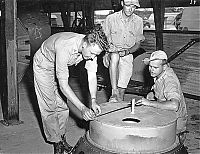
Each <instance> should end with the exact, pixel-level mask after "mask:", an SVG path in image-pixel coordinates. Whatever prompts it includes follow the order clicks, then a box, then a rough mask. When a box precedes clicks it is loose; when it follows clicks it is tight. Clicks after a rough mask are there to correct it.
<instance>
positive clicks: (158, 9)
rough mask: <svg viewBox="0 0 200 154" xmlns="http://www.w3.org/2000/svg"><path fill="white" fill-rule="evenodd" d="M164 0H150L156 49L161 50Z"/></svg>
mask: <svg viewBox="0 0 200 154" xmlns="http://www.w3.org/2000/svg"><path fill="white" fill-rule="evenodd" d="M164 1H165V0H151V2H152V6H153V12H154V22H155V29H156V32H155V35H156V50H163V29H164V15H165V6H164Z"/></svg>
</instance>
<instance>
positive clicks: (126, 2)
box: [122, 0, 136, 17]
mask: <svg viewBox="0 0 200 154" xmlns="http://www.w3.org/2000/svg"><path fill="white" fill-rule="evenodd" d="M122 6H123V11H124V14H125V15H126V16H127V17H129V16H131V15H132V14H133V12H134V10H135V8H136V6H135V4H134V2H133V1H132V0H123V1H122Z"/></svg>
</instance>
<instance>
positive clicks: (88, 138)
mask: <svg viewBox="0 0 200 154" xmlns="http://www.w3.org/2000/svg"><path fill="white" fill-rule="evenodd" d="M86 139H87V140H88V142H90V143H91V144H92V145H93V146H96V147H98V148H99V149H102V150H105V151H107V152H116V151H113V150H111V149H108V148H105V147H103V146H101V145H99V144H97V143H95V142H94V141H93V140H92V139H91V138H90V135H89V131H87V132H86ZM178 145H179V140H178V137H177V136H176V141H175V142H174V144H173V145H172V146H171V147H169V148H166V149H163V150H161V151H151V152H146V151H145V152H139V153H140V154H152V153H153V154H160V153H165V152H168V151H170V150H173V149H174V148H176V147H177V146H178ZM120 153H122V154H123V153H124V154H138V151H137V152H127V151H126V152H125V151H124V152H120Z"/></svg>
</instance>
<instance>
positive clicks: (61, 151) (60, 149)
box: [54, 141, 64, 154]
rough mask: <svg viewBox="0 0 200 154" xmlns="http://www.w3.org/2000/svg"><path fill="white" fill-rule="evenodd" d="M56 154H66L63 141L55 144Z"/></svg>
mask: <svg viewBox="0 0 200 154" xmlns="http://www.w3.org/2000/svg"><path fill="white" fill-rule="evenodd" d="M54 154H64V147H63V143H62V142H61V141H60V142H58V143H54Z"/></svg>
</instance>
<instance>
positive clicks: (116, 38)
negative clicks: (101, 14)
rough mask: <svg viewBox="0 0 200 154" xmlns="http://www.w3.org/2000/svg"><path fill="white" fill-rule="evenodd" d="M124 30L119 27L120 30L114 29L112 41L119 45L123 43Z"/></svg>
mask: <svg viewBox="0 0 200 154" xmlns="http://www.w3.org/2000/svg"><path fill="white" fill-rule="evenodd" d="M122 37H123V36H122V30H121V29H119V30H113V31H111V40H112V43H113V44H114V45H115V46H116V47H118V46H120V45H121V43H122Z"/></svg>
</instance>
